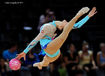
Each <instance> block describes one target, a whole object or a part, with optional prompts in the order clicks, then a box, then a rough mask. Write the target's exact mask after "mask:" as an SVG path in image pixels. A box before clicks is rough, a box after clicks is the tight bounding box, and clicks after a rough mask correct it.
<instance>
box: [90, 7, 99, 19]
mask: <svg viewBox="0 0 105 76" xmlns="http://www.w3.org/2000/svg"><path fill="white" fill-rule="evenodd" d="M96 13H97V11H96V7H93V8H92V10H91V11H90V12H89V14H88V16H89V17H92V16H94V15H95V14H96Z"/></svg>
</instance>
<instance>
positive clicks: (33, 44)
mask: <svg viewBox="0 0 105 76" xmlns="http://www.w3.org/2000/svg"><path fill="white" fill-rule="evenodd" d="M47 30H48V27H47V26H46V27H43V29H42V30H41V32H40V33H39V34H38V35H37V36H36V38H35V39H34V40H32V41H31V42H30V44H29V45H28V46H27V47H26V49H25V50H24V51H23V52H22V53H20V54H18V55H17V57H16V58H17V59H21V58H22V57H24V60H26V58H25V56H26V54H27V53H28V51H29V50H31V49H32V48H33V47H34V46H35V45H36V44H37V43H38V41H39V40H40V39H41V38H43V37H44V36H45V35H46V33H47Z"/></svg>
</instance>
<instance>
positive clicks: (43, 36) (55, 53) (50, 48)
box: [16, 7, 96, 69]
mask: <svg viewBox="0 0 105 76" xmlns="http://www.w3.org/2000/svg"><path fill="white" fill-rule="evenodd" d="M88 11H89V8H88V7H84V8H82V9H81V10H80V11H79V12H78V13H77V14H76V16H75V17H74V18H73V19H72V20H71V21H69V22H67V21H66V20H63V21H53V22H50V23H46V24H44V25H42V27H41V29H40V33H39V34H38V36H37V37H36V38H35V39H34V40H33V41H32V42H31V43H30V44H29V45H28V46H27V48H26V49H25V50H24V51H23V52H22V53H20V54H18V56H17V57H16V58H18V59H20V58H22V57H24V59H25V56H26V54H27V52H28V51H29V50H30V49H32V48H33V47H34V46H35V45H36V44H37V43H38V41H40V45H41V48H42V49H43V50H44V51H45V53H46V55H45V57H44V59H43V61H42V62H39V63H35V64H33V66H34V67H38V68H39V69H42V67H44V66H48V65H49V63H51V62H53V61H55V60H56V59H57V58H58V57H59V56H60V47H61V46H62V45H63V43H64V42H65V40H66V39H67V37H68V35H69V32H70V31H71V30H72V29H73V28H74V29H75V28H80V27H81V26H82V25H83V24H84V23H85V22H87V21H88V19H89V18H90V17H92V16H93V15H94V14H96V8H95V7H94V8H93V9H92V10H91V11H90V13H89V14H88V16H86V17H85V18H83V19H82V20H81V21H79V22H78V23H76V21H77V20H78V19H79V18H80V17H81V16H82V15H84V14H85V13H87V12H88ZM75 23H76V24H75ZM56 28H58V29H59V30H62V29H63V31H62V33H61V34H60V35H59V36H58V37H56V38H55V39H54V40H52V38H53V37H54V36H55V34H54V33H55V31H56Z"/></svg>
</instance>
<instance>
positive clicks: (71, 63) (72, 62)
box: [64, 44, 78, 75]
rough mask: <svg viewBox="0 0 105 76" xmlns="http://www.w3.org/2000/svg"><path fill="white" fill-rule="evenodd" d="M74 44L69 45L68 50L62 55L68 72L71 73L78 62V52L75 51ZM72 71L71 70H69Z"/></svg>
mask: <svg viewBox="0 0 105 76" xmlns="http://www.w3.org/2000/svg"><path fill="white" fill-rule="evenodd" d="M75 51H76V49H75V46H74V44H71V45H70V48H69V52H68V53H66V55H65V56H64V61H65V63H66V67H67V71H68V74H69V75H71V74H72V73H73V72H74V71H73V70H75V69H76V67H77V64H78V54H77V53H76V52H75ZM71 71H72V72H71Z"/></svg>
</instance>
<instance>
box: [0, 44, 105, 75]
mask: <svg viewBox="0 0 105 76" xmlns="http://www.w3.org/2000/svg"><path fill="white" fill-rule="evenodd" d="M9 46H10V47H9V49H7V50H4V51H3V53H2V56H3V58H0V76H22V75H25V76H92V75H94V76H105V43H100V51H99V52H98V53H97V56H96V61H97V66H98V67H99V68H97V66H96V64H95V61H94V59H93V51H92V50H89V44H88V43H87V42H83V44H82V50H80V51H78V52H76V47H75V45H74V44H70V46H69V50H68V51H66V53H65V54H63V55H62V54H61V56H60V57H59V59H57V60H56V61H55V62H54V63H52V64H50V65H49V66H48V67H45V68H43V69H42V70H39V69H38V68H37V67H33V66H32V65H33V64H34V63H37V62H40V61H41V60H43V57H44V56H45V53H44V51H43V50H41V52H40V53H39V54H36V52H35V51H33V50H35V49H32V50H30V51H29V52H28V54H27V55H26V60H25V61H24V60H22V67H21V70H18V71H12V70H10V68H9V65H8V62H9V60H11V59H12V58H15V57H16V54H18V52H17V49H18V48H17V44H16V43H14V42H11V44H10V45H9ZM77 53H78V54H77Z"/></svg>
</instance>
